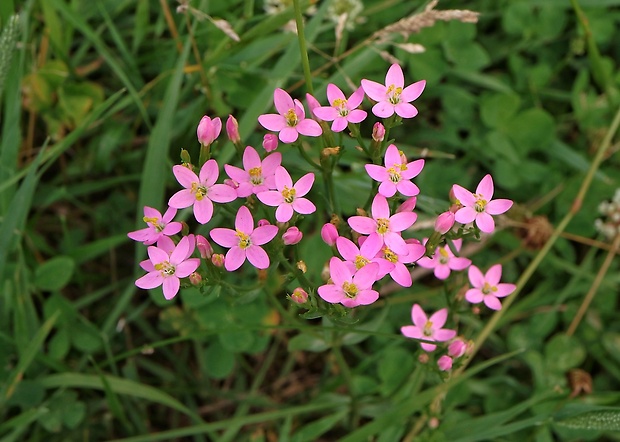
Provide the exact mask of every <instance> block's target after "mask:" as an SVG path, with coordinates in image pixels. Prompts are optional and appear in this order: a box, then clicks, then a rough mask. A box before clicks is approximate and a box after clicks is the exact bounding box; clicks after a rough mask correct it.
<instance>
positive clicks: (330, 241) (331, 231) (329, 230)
mask: <svg viewBox="0 0 620 442" xmlns="http://www.w3.org/2000/svg"><path fill="white" fill-rule="evenodd" d="M321 238H322V239H323V241H324V242H325V244H327V245H328V246H333V245H334V244H336V239H337V238H338V229H336V226H334V225H333V224H332V223H325V224H323V227H321Z"/></svg>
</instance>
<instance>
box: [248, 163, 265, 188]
mask: <svg viewBox="0 0 620 442" xmlns="http://www.w3.org/2000/svg"><path fill="white" fill-rule="evenodd" d="M248 173H249V174H250V181H251V182H252V184H254V185H259V184H263V170H262V168H261V167H253V168H251V169H250V170H249V171H248Z"/></svg>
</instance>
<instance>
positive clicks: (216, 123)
mask: <svg viewBox="0 0 620 442" xmlns="http://www.w3.org/2000/svg"><path fill="white" fill-rule="evenodd" d="M221 131H222V120H220V119H219V117H218V118H214V119H213V120H212V119H211V118H210V117H208V116H206V115H205V116H204V117H202V119H201V120H200V123H198V128H197V129H196V136H197V137H198V141H199V142H200V144H202V145H203V146H208V145H210V144H211V143H213V141H215V139H216V138H217V137H218V136H219V135H220V132H221Z"/></svg>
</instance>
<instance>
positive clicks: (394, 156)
mask: <svg viewBox="0 0 620 442" xmlns="http://www.w3.org/2000/svg"><path fill="white" fill-rule="evenodd" d="M383 161H384V164H385V167H387V168H389V167H392V166H394V165H395V164H398V165H400V164H402V162H403V161H402V158H401V157H400V152H399V151H398V147H396V146H395V145H394V144H390V145H389V146H388V147H387V149H386V150H385V157H384V160H383Z"/></svg>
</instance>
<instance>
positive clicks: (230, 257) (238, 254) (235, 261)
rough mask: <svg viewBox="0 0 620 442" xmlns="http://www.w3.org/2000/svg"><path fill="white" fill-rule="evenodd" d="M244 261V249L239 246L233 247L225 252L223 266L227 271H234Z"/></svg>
mask: <svg viewBox="0 0 620 442" xmlns="http://www.w3.org/2000/svg"><path fill="white" fill-rule="evenodd" d="M243 261H245V250H243V249H242V248H241V247H237V246H235V247H233V248H232V249H230V250H229V251H228V252H226V258H225V259H224V267H225V268H226V270H228V271H229V272H234V271H235V270H237V269H238V268H239V267H241V264H243Z"/></svg>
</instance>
